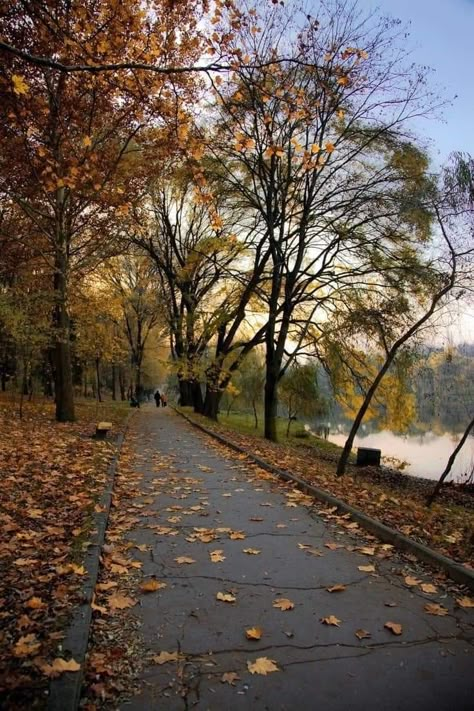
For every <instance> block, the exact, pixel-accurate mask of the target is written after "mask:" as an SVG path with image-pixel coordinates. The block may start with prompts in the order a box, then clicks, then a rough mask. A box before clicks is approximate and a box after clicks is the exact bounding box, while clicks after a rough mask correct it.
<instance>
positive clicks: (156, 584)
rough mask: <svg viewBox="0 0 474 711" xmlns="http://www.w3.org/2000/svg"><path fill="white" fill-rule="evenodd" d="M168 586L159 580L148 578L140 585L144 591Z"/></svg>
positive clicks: (152, 590)
mask: <svg viewBox="0 0 474 711" xmlns="http://www.w3.org/2000/svg"><path fill="white" fill-rule="evenodd" d="M165 587H166V583H161V582H160V581H159V580H147V581H146V583H142V584H141V585H140V590H141V591H142V592H155V590H161V589H162V588H165Z"/></svg>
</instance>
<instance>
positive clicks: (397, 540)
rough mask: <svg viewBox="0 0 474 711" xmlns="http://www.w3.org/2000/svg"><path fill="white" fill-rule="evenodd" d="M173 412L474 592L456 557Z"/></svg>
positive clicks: (471, 577) (472, 578)
mask: <svg viewBox="0 0 474 711" xmlns="http://www.w3.org/2000/svg"><path fill="white" fill-rule="evenodd" d="M173 410H174V411H175V412H176V413H177V414H178V415H181V417H183V418H184V419H185V420H187V421H188V422H189V423H190V424H191V425H193V427H196V428H197V429H199V430H201V431H202V432H204V433H205V434H207V435H209V436H210V437H213V438H214V439H216V440H217V441H218V442H220V443H221V444H223V445H225V446H226V447H228V448H229V449H233V450H234V451H235V452H239V454H245V455H246V456H247V457H248V458H249V459H250V460H251V461H253V462H254V463H255V464H258V466H259V467H261V468H262V469H265V470H266V471H269V472H271V473H272V474H275V475H276V476H278V477H279V478H280V479H283V480H284V481H290V482H292V483H293V484H296V485H297V487H298V488H299V489H301V490H302V491H303V492H304V493H307V494H312V496H314V497H315V498H316V499H319V501H323V502H324V503H326V504H330V505H331V506H337V508H338V509H339V510H341V511H344V512H345V513H349V514H351V517H352V519H353V520H354V521H356V522H357V523H359V524H360V525H361V526H362V528H365V530H366V531H369V532H370V533H372V534H374V535H376V536H377V537H378V538H380V539H381V540H382V541H384V542H385V543H390V544H392V545H393V546H394V547H395V548H398V549H400V550H402V551H405V552H408V553H412V554H413V555H415V556H416V557H417V558H418V559H419V560H421V561H423V563H426V564H428V565H430V566H431V567H434V568H438V569H439V568H440V569H441V570H443V571H444V572H445V573H447V575H449V577H450V578H451V579H452V580H454V581H455V582H456V583H460V584H461V585H466V587H468V588H469V589H470V590H472V591H474V573H473V572H471V571H470V570H468V569H467V568H464V566H462V565H460V564H459V563H456V561H455V560H453V559H452V558H448V557H447V556H445V555H442V554H441V553H438V552H437V551H435V550H433V549H432V548H428V546H425V545H424V544H423V543H418V542H417V541H414V540H413V539H412V538H408V536H404V535H403V534H402V533H399V532H398V531H396V530H395V529H394V528H390V527H389V526H386V525H385V524H384V523H381V522H380V521H377V519H374V518H371V517H370V516H367V514H365V513H363V511H360V510H359V509H356V508H354V507H353V506H351V505H350V504H347V503H346V502H345V501H342V499H338V498H336V497H335V496H332V495H331V494H328V493H327V492H326V491H324V490H323V489H319V488H318V487H316V486H313V485H312V484H310V483H309V482H307V481H305V480H304V479H301V478H300V477H298V476H296V475H295V474H292V473H291V472H288V471H286V470H284V469H279V468H278V467H275V466H274V465H273V464H270V463H269V462H267V461H265V460H264V459H261V458H260V457H257V456H256V455H255V454H252V452H249V451H248V450H247V449H244V448H243V447H240V446H239V445H238V444H234V442H231V441H230V440H228V439H227V438H226V437H224V436H223V435H221V434H219V433H217V432H214V431H213V430H209V429H207V427H204V425H201V424H200V423H199V422H196V421H195V420H193V419H192V418H191V417H188V415H186V414H185V413H184V412H181V411H180V410H178V409H176V408H173Z"/></svg>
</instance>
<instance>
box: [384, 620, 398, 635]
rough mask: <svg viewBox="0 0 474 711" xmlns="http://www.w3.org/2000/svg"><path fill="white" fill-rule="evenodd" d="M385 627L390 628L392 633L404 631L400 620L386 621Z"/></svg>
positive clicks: (396, 633)
mask: <svg viewBox="0 0 474 711" xmlns="http://www.w3.org/2000/svg"><path fill="white" fill-rule="evenodd" d="M384 627H386V628H387V629H388V630H390V632H391V633H392V634H395V635H397V636H398V635H401V633H402V631H403V627H402V626H401V624H400V623H399V622H386V623H385V624H384Z"/></svg>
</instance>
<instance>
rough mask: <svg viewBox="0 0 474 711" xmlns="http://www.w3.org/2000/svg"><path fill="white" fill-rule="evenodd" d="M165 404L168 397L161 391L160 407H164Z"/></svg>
mask: <svg viewBox="0 0 474 711" xmlns="http://www.w3.org/2000/svg"><path fill="white" fill-rule="evenodd" d="M167 404H168V398H167V397H166V395H165V394H164V393H162V395H161V405H162V407H166V405H167Z"/></svg>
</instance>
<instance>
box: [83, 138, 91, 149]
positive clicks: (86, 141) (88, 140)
mask: <svg viewBox="0 0 474 711" xmlns="http://www.w3.org/2000/svg"><path fill="white" fill-rule="evenodd" d="M82 145H83V146H84V147H85V148H89V147H90V146H92V138H91V137H90V136H84V138H83V139H82Z"/></svg>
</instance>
